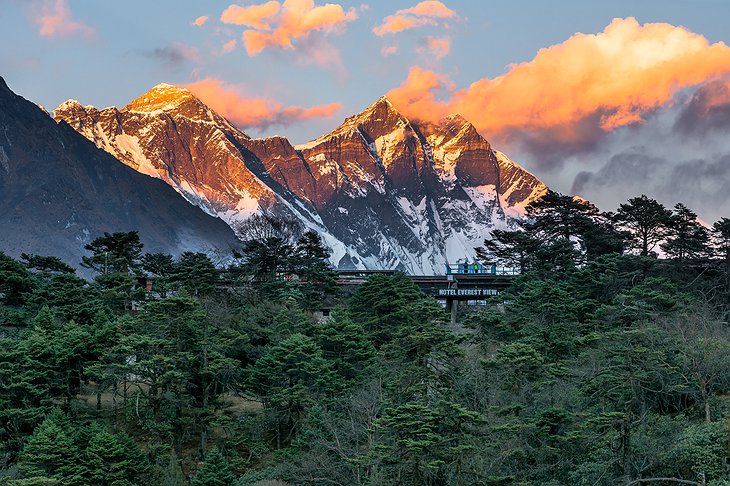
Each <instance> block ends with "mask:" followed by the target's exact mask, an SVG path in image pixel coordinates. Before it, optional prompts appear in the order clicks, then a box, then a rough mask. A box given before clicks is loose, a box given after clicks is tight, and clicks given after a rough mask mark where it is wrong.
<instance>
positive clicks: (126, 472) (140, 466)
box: [70, 426, 149, 486]
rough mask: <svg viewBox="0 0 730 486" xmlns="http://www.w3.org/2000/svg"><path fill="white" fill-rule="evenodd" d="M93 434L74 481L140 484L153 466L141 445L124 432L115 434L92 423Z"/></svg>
mask: <svg viewBox="0 0 730 486" xmlns="http://www.w3.org/2000/svg"><path fill="white" fill-rule="evenodd" d="M91 433H92V435H91V437H90V439H89V443H88V445H87V446H86V449H85V450H84V453H83V455H82V457H81V459H80V461H79V462H78V463H77V464H75V465H74V467H73V470H74V473H73V477H72V478H71V479H70V482H71V483H72V484H78V485H80V486H126V485H130V484H138V483H139V482H140V480H141V479H142V478H143V475H144V474H145V473H146V472H147V471H148V470H149V464H148V462H147V459H146V458H145V456H144V454H142V451H141V450H140V449H139V446H138V445H137V444H136V442H134V440H132V439H131V438H130V437H129V436H128V435H126V434H124V433H117V434H112V433H110V432H108V431H107V430H105V429H104V428H103V427H102V426H92V431H91Z"/></svg>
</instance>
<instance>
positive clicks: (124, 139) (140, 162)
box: [114, 133, 160, 179]
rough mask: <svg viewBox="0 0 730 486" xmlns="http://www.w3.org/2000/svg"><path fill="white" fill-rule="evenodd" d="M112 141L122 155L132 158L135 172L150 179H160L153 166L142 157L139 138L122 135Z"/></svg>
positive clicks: (142, 152)
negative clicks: (135, 165) (135, 166)
mask: <svg viewBox="0 0 730 486" xmlns="http://www.w3.org/2000/svg"><path fill="white" fill-rule="evenodd" d="M114 141H115V142H116V145H117V147H119V149H120V150H121V151H122V152H123V153H125V154H129V155H130V156H131V157H132V160H134V162H135V163H136V164H137V172H141V173H142V174H146V175H148V176H150V177H155V178H158V179H159V178H160V174H159V173H158V172H157V169H156V168H155V166H154V164H153V163H152V162H150V160H149V159H148V158H147V157H146V156H145V155H144V151H143V150H142V148H141V147H140V146H139V138H137V137H135V136H133V135H127V134H125V133H122V134H120V135H117V136H116V137H114Z"/></svg>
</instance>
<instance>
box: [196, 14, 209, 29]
mask: <svg viewBox="0 0 730 486" xmlns="http://www.w3.org/2000/svg"><path fill="white" fill-rule="evenodd" d="M207 21H208V16H207V15H201V16H200V17H198V18H197V19H195V21H193V25H195V26H197V27H201V26H202V25H203V24H205V23H206V22H207Z"/></svg>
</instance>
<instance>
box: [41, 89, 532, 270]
mask: <svg viewBox="0 0 730 486" xmlns="http://www.w3.org/2000/svg"><path fill="white" fill-rule="evenodd" d="M54 117H55V118H56V120H57V121H61V120H64V121H66V122H68V123H69V124H70V125H71V126H73V127H74V128H75V129H76V130H78V131H79V132H81V133H82V134H84V135H85V136H86V137H87V138H89V139H91V140H93V141H95V143H97V145H98V146H100V147H101V148H103V149H105V150H107V151H108V152H110V153H112V154H113V155H115V156H116V157H117V158H118V159H119V160H121V161H122V162H124V163H125V164H127V165H129V166H131V167H133V168H135V169H137V170H138V171H140V172H143V173H146V174H149V175H151V176H154V177H160V178H162V179H163V180H165V181H167V182H168V183H169V184H170V185H172V186H173V187H174V188H175V189H176V190H177V191H178V192H179V193H180V194H181V195H183V196H184V197H185V198H186V199H188V201H190V202H191V203H193V204H196V205H198V206H200V207H202V208H203V209H205V210H206V211H207V212H209V213H210V214H214V215H218V216H220V217H221V218H223V219H224V220H225V221H227V222H228V223H229V224H231V226H233V227H234V228H235V227H236V226H237V224H238V223H239V222H240V221H242V220H244V219H246V218H247V217H249V216H250V215H251V214H252V213H254V212H263V213H267V214H273V215H278V216H280V217H285V218H290V219H296V220H298V221H300V222H301V223H302V225H303V226H304V227H306V228H308V229H312V230H315V231H317V232H319V233H320V234H321V235H322V237H323V239H324V241H325V242H326V244H328V245H329V246H330V247H331V248H332V250H333V255H332V263H333V264H334V265H336V266H339V267H342V268H353V267H354V268H384V269H392V268H397V269H400V270H403V271H407V272H412V273H443V272H444V269H445V264H446V263H448V262H455V261H457V260H463V259H473V258H474V248H475V247H477V246H480V245H482V244H483V241H484V238H486V237H488V236H489V234H490V232H491V231H492V230H493V229H494V228H503V227H509V226H510V225H512V224H514V219H513V218H517V217H521V214H522V213H523V212H524V207H525V206H526V205H527V204H528V203H529V202H530V201H531V200H533V199H534V198H536V197H539V196H540V195H542V192H544V191H545V186H544V185H543V184H542V183H541V182H540V181H538V180H537V179H536V178H535V177H533V176H532V175H531V174H529V173H528V172H527V171H525V170H524V169H522V168H521V167H519V166H518V165H516V164H514V163H513V162H512V161H510V160H509V159H508V158H507V157H506V156H504V155H503V154H500V153H498V152H495V151H494V150H492V148H491V146H490V145H489V142H488V141H487V140H485V139H484V137H482V135H481V134H479V132H478V131H477V130H476V128H475V127H474V126H473V125H472V124H471V123H469V121H468V120H466V119H464V118H463V117H462V116H461V115H458V114H455V115H450V116H447V117H445V118H444V119H443V120H441V121H440V122H438V123H433V124H428V123H423V122H419V121H415V120H410V119H408V118H407V117H406V116H404V115H403V114H402V113H401V112H400V111H399V110H398V109H397V107H396V106H395V105H394V104H393V103H391V101H390V100H388V98H387V97H385V96H383V97H381V98H379V99H378V100H377V101H375V102H374V103H373V104H371V105H370V106H368V107H367V108H365V109H364V110H363V111H362V112H360V113H358V114H356V115H353V116H351V117H348V118H347V119H345V120H344V121H343V123H342V124H341V125H340V126H339V127H337V128H335V129H334V130H333V131H332V132H330V133H327V134H325V135H323V136H321V137H319V138H317V139H315V140H313V141H311V142H308V143H305V144H301V145H297V146H292V145H291V144H290V143H289V141H288V140H287V139H286V138H284V137H278V136H277V137H269V138H264V139H250V138H249V137H248V136H247V135H246V134H245V133H243V132H241V131H240V130H238V129H237V128H235V127H234V126H233V125H231V124H230V123H229V122H228V121H227V120H226V119H225V118H223V117H221V116H220V115H218V114H217V113H215V112H213V111H212V110H210V108H208V107H207V106H206V105H205V104H204V103H203V102H201V101H200V100H198V99H197V98H195V96H193V95H192V93H190V92H189V91H188V90H186V89H184V88H178V87H175V86H172V85H167V84H162V85H158V86H155V87H154V88H153V89H152V90H150V91H149V92H147V93H145V94H144V95H142V96H141V97H139V98H137V99H136V100H134V101H132V102H131V103H130V104H129V105H127V106H126V107H125V108H123V109H121V110H117V109H116V108H106V109H104V110H101V111H99V110H96V109H90V108H83V107H81V106H80V104H78V106H77V105H75V104H70V105H67V106H62V107H59V108H58V109H57V110H56V112H54Z"/></svg>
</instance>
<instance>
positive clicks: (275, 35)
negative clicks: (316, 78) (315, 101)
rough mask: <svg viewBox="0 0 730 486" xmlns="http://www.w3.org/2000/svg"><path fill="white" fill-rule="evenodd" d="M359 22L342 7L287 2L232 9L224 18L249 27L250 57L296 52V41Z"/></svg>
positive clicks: (246, 42)
mask: <svg viewBox="0 0 730 486" xmlns="http://www.w3.org/2000/svg"><path fill="white" fill-rule="evenodd" d="M356 18H357V12H356V10H355V9H350V10H349V11H347V12H345V10H344V9H343V8H342V6H341V5H339V4H335V3H327V4H325V5H319V6H315V4H314V0H285V1H284V2H283V3H279V2H277V1H271V2H267V3H264V4H261V5H251V6H249V7H239V6H238V5H231V6H230V7H228V8H227V9H226V10H225V11H224V12H223V14H222V15H221V20H222V21H223V22H225V23H229V24H235V25H245V26H247V27H251V29H249V30H246V31H244V32H243V36H242V39H243V43H244V45H245V46H246V52H247V53H248V55H249V56H256V55H258V54H260V53H261V52H262V51H263V50H264V49H266V48H267V47H276V48H281V49H294V47H295V46H294V41H295V40H300V39H305V38H307V37H308V36H309V35H310V34H311V33H313V32H325V33H329V32H336V31H340V30H341V29H343V28H344V26H345V25H346V24H347V23H348V22H351V21H353V20H355V19H356Z"/></svg>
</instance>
